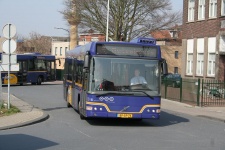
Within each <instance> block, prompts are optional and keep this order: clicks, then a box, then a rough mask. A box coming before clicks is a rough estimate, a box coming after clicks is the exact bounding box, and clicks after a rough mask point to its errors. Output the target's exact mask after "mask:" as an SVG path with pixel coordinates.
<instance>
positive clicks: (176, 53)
mask: <svg viewBox="0 0 225 150" xmlns="http://www.w3.org/2000/svg"><path fill="white" fill-rule="evenodd" d="M178 54H179V53H178V51H175V56H174V57H175V58H176V59H178Z"/></svg>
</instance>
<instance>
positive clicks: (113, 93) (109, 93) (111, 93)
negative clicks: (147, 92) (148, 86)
mask: <svg viewBox="0 0 225 150" xmlns="http://www.w3.org/2000/svg"><path fill="white" fill-rule="evenodd" d="M105 95H134V94H133V93H115V92H107V93H103V94H99V95H97V96H96V97H100V96H105Z"/></svg>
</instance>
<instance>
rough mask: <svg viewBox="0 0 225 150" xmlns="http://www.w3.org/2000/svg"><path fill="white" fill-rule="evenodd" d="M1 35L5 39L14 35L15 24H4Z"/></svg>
mask: <svg viewBox="0 0 225 150" xmlns="http://www.w3.org/2000/svg"><path fill="white" fill-rule="evenodd" d="M2 33H3V36H4V37H5V38H7V39H11V38H13V37H14V36H15V35H16V26H14V25H13V24H10V23H9V24H6V25H5V26H4V27H3V30H2Z"/></svg>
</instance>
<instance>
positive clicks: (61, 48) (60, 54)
mask: <svg viewBox="0 0 225 150" xmlns="http://www.w3.org/2000/svg"><path fill="white" fill-rule="evenodd" d="M60 56H62V47H60Z"/></svg>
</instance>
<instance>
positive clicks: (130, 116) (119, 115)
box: [117, 114, 133, 118]
mask: <svg viewBox="0 0 225 150" xmlns="http://www.w3.org/2000/svg"><path fill="white" fill-rule="evenodd" d="M117 117H119V118H132V117H133V115H132V114H117Z"/></svg>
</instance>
